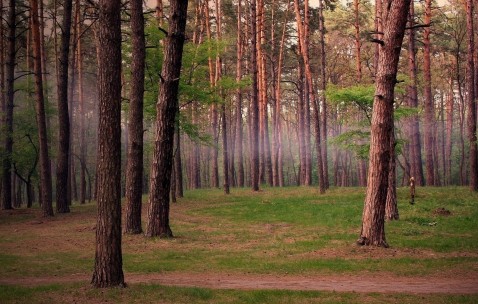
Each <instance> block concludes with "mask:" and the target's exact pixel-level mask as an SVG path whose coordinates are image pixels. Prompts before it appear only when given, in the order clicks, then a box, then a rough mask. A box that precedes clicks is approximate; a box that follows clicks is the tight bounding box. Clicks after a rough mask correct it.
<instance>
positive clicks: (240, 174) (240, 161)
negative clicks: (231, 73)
mask: <svg viewBox="0 0 478 304" xmlns="http://www.w3.org/2000/svg"><path fill="white" fill-rule="evenodd" d="M241 8H242V5H241V0H239V2H238V4H237V43H236V51H237V59H236V82H237V83H239V82H240V81H241V79H242V55H243V49H244V48H243V41H242V31H243V28H242V22H241V16H242V11H241ZM243 138H244V136H243V126H242V89H241V88H240V87H238V88H237V90H236V145H235V146H236V148H237V153H236V155H237V185H238V186H239V187H244V157H243V155H242V154H243Z"/></svg>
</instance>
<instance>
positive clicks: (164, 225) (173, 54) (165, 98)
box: [146, 0, 188, 237]
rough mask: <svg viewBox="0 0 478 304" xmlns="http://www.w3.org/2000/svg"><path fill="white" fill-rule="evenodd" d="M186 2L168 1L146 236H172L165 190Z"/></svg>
mask: <svg viewBox="0 0 478 304" xmlns="http://www.w3.org/2000/svg"><path fill="white" fill-rule="evenodd" d="M187 6H188V1H187V0H175V1H171V7H170V16H169V30H168V35H167V37H166V39H165V42H164V59H163V67H162V70H161V75H160V76H161V77H160V79H161V90H160V92H159V96H158V102H157V104H156V111H157V115H156V130H155V143H154V152H153V161H152V163H151V178H150V191H149V192H150V194H149V209H148V211H149V212H148V226H147V229H146V236H149V237H153V236H159V237H172V236H173V233H172V231H171V228H170V226H169V188H170V185H171V180H170V177H171V170H172V166H173V164H172V160H173V139H174V122H175V117H176V113H177V112H178V107H179V105H178V90H179V77H180V74H181V61H182V53H183V46H184V40H185V28H186V15H187Z"/></svg>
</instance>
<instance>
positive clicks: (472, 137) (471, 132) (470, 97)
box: [466, 0, 478, 191]
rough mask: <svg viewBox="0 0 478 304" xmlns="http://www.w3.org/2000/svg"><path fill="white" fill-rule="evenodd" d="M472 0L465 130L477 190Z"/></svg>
mask: <svg viewBox="0 0 478 304" xmlns="http://www.w3.org/2000/svg"><path fill="white" fill-rule="evenodd" d="M473 10H474V5H473V0H467V1H466V29H467V40H468V52H467V55H466V58H467V60H466V91H467V94H466V105H467V110H468V111H467V130H468V141H469V145H470V154H469V157H470V164H469V165H470V189H471V190H472V191H478V163H477V162H478V146H477V142H476V140H477V138H476V100H475V66H474V61H473V59H474V58H473V55H474V51H475V50H474V46H475V43H474V31H473Z"/></svg>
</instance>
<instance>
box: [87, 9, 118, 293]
mask: <svg viewBox="0 0 478 304" xmlns="http://www.w3.org/2000/svg"><path fill="white" fill-rule="evenodd" d="M120 4H121V3H120V2H119V1H115V0H100V2H99V8H100V9H99V17H98V41H97V43H98V46H101V47H98V48H97V50H98V93H99V96H98V97H99V119H98V159H97V170H96V173H97V180H96V181H97V182H96V189H97V201H98V214H97V220H96V254H95V266H94V272H93V278H92V280H91V284H93V286H94V287H99V288H103V287H113V286H120V287H123V286H125V283H124V274H123V260H122V259H123V258H122V252H121V18H120Z"/></svg>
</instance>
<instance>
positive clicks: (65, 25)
mask: <svg viewBox="0 0 478 304" xmlns="http://www.w3.org/2000/svg"><path fill="white" fill-rule="evenodd" d="M72 10H73V3H72V0H66V1H64V3H63V21H62V27H61V28H62V35H61V46H60V58H59V64H58V125H59V126H60V127H59V128H58V155H57V164H56V211H57V212H58V213H68V212H70V206H69V205H71V196H69V195H68V173H69V171H68V169H69V163H68V159H69V157H70V117H69V113H68V66H69V52H70V33H71V12H72Z"/></svg>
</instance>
